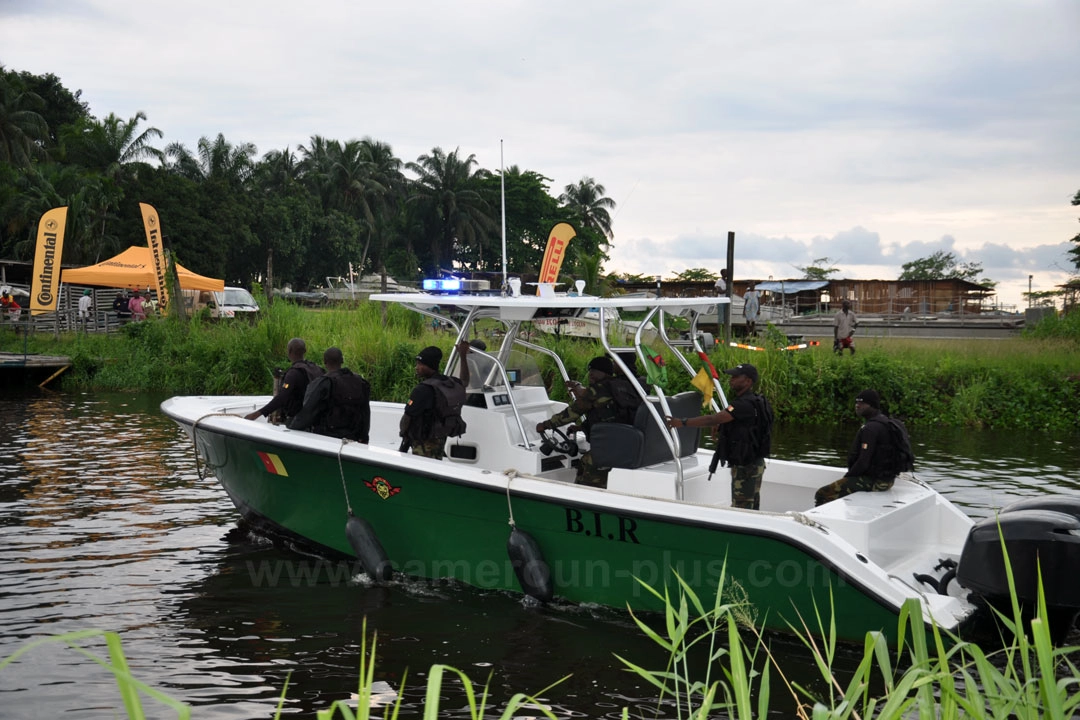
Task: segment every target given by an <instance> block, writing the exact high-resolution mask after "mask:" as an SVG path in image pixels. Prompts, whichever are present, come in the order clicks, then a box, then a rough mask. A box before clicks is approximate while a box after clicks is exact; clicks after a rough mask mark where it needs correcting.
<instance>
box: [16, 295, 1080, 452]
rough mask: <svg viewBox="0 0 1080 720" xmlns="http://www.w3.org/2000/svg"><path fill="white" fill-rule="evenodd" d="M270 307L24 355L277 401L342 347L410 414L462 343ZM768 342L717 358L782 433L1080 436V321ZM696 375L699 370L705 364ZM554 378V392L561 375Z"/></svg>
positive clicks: (31, 346)
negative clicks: (897, 421) (311, 364)
mask: <svg viewBox="0 0 1080 720" xmlns="http://www.w3.org/2000/svg"><path fill="white" fill-rule="evenodd" d="M264 307H265V308H266V309H265V311H264V312H263V313H262V314H261V317H260V318H259V319H258V320H257V321H256V322H254V323H246V322H243V321H238V322H221V323H218V322H209V321H206V320H203V319H200V318H195V319H192V320H188V321H175V320H170V319H151V320H148V321H146V322H142V323H132V324H129V325H126V326H124V327H123V328H122V330H121V332H119V333H113V334H110V335H104V334H95V333H90V334H82V333H80V334H61V335H60V336H59V338H57V337H56V336H54V335H53V334H51V333H37V334H33V335H31V336H30V338H29V339H28V341H27V342H26V347H27V349H28V351H29V352H31V353H41V354H54V355H64V356H68V357H70V358H71V360H72V368H71V369H70V370H69V371H68V372H67V373H66V374H65V376H63V378H62V385H61V387H62V388H63V389H83V390H129V391H154V392H165V393H169V394H210V395H232V394H251V393H269V392H270V391H271V388H272V387H273V380H272V374H271V373H272V371H273V369H274V368H276V367H285V366H287V365H288V361H287V360H286V357H285V346H286V344H287V343H288V341H289V339H290V338H292V337H302V338H304V339H305V340H306V341H307V344H308V357H309V359H312V360H315V361H317V362H318V361H320V360H321V357H322V352H323V350H325V349H326V348H327V347H330V346H335V345H336V346H338V347H340V348H341V350H342V352H343V353H344V356H345V364H346V365H347V366H348V367H350V368H352V369H353V370H354V371H357V372H360V373H361V374H363V375H364V376H365V377H367V378H368V379H369V381H370V382H371V384H372V392H373V395H374V397H377V398H379V399H385V400H396V401H404V400H405V399H407V398H408V395H409V392H410V390H411V389H412V387H413V385H414V384H415V378H414V376H413V366H414V358H415V356H416V353H417V351H418V350H419V349H420V348H422V347H424V346H425V345H439V346H440V347H442V348H443V350H444V351H445V352H448V351H449V349H450V347H451V345H452V344H453V340H454V337H453V335H452V334H450V333H446V332H434V331H433V330H432V328H431V325H430V324H429V323H428V322H426V321H425V320H424V318H422V317H421V316H419V315H417V314H416V313H412V312H410V311H407V310H404V309H402V308H399V307H384V306H383V305H382V304H378V303H363V304H361V305H360V306H358V307H356V308H341V309H337V308H335V309H320V310H309V309H304V308H300V307H296V306H294V305H290V304H288V303H283V302H277V303H274V304H273V305H271V306H265V305H264ZM0 333H3V335H2V342H0V347H2V348H3V349H4V350H7V351H21V350H22V348H23V346H24V342H23V338H21V337H20V338H15V337H14V336H13V334H12V331H11V329H10V328H2V329H0ZM536 341H537V342H539V343H541V344H545V345H548V346H551V347H557V348H558V349H559V351H560V353H562V354H563V356H564V358H566V360H567V369H568V370H569V371H570V372H571V373H572V374H574V375H575V376H576V377H578V378H583V377H584V375H585V366H586V364H587V363H588V361H589V359H590V358H591V357H593V356H594V355H595V354H596V353H597V346H596V345H593V344H590V343H588V342H582V341H580V340H570V339H559V338H555V337H551V336H546V335H540V336H539V337H537V338H536ZM757 343H758V345H760V346H763V347H766V348H767V349H766V350H763V351H752V350H745V349H740V348H732V347H722V346H716V347H715V348H713V350H712V352H711V353H710V358H711V360H712V362H713V364H714V365H715V367H716V368H717V369H718V370H721V369H723V368H725V367H731V366H733V365H736V364H738V363H741V362H751V363H754V364H755V365H756V366H757V367H758V369H759V370H760V372H761V384H760V388H759V389H760V391H761V392H763V393H765V394H766V395H768V396H769V398H770V399H771V400H772V402H773V405H774V408H775V411H776V414H777V418H778V420H779V421H781V422H793V423H830V424H833V423H844V422H846V423H854V422H855V421H856V418H855V416H854V412H853V410H852V403H853V398H854V396H855V394H856V393H857V392H859V391H860V390H862V389H863V388H867V387H873V388H876V389H877V390H879V391H880V392H881V394H882V397H883V398H884V399H885V401H886V404H887V410H888V411H889V412H890V413H891V414H895V415H899V416H901V417H903V418H905V420H906V421H907V422H908V424H909V425H912V426H953V427H973V428H979V427H985V428H997V429H1026V430H1043V431H1049V432H1070V431H1075V430H1077V428H1080V313H1074V314H1073V315H1072V316H1069V317H1066V318H1064V319H1058V318H1051V319H1050V320H1049V321H1046V322H1044V323H1041V324H1040V325H1039V326H1038V327H1036V328H1034V329H1032V330H1030V331H1028V332H1027V333H1026V334H1025V335H1024V336H1023V337H1017V338H1013V339H1008V340H915V339H896V338H880V339H877V338H861V339H859V342H858V353H857V354H856V355H855V356H850V355H844V356H836V355H834V354H833V352H832V350H831V348H830V347H828V346H824V345H822V346H817V347H811V348H807V349H805V350H799V351H782V350H779V349H778V348H779V347H781V346H782V345H783V344H785V341H784V339H783V336H782V335H781V334H780V333H778V332H776V331H775V330H772V329H771V328H770V329H769V330H768V331H766V333H765V334H764V336H763V337H762V338H760V339H759V340H758V341H757ZM654 349H656V348H654ZM668 361H669V362H668V373H669V376H670V380H669V382H668V384H667V386H666V388H665V389H666V391H667V392H668V393H674V392H678V391H681V390H686V389H689V388H690V384H689V378H688V377H684V374H683V373H682V372H681V369H680V368H679V367H678V366H677V364H675V363H674V362H671V358H668ZM691 363H692V364H693V365H694V366H695V367H700V364H701V363H700V360H698V359H697V358H696V357H693V358H691ZM545 371H546V372H547V373H548V374H549V379H550V376H551V375H553V374H554V372H555V368H554V367H553V366H552V367H546V368H545ZM723 385H724V387H725V390H726V388H727V385H726V382H725V383H723ZM553 387H554V388H555V393H556V394H559V393H563V392H564V390H563V388H562V385H561V383H555V384H554V385H553Z"/></svg>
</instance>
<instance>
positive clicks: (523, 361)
mask: <svg viewBox="0 0 1080 720" xmlns="http://www.w3.org/2000/svg"><path fill="white" fill-rule="evenodd" d="M468 359H469V389H470V390H481V389H490V388H497V387H506V379H508V380H509V381H510V385H511V386H512V387H519V386H529V387H544V376H543V375H541V374H540V367H539V365H537V362H536V358H534V357H533V356H532V355H530V354H529V353H526V352H522V351H520V350H511V351H510V357H509V361H508V362H507V363H506V379H504V378H503V374H502V372H500V370H499V367H498V365H497V364H496V362H495V360H493V359H492V358H490V357H486V356H484V355H481V354H479V353H477V352H471V353H469V355H468Z"/></svg>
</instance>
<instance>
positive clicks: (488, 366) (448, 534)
mask: <svg viewBox="0 0 1080 720" xmlns="http://www.w3.org/2000/svg"><path fill="white" fill-rule="evenodd" d="M371 300H372V301H381V302H387V303H396V304H400V305H403V306H406V307H408V308H411V309H413V310H415V311H417V312H420V313H424V314H428V315H431V316H433V317H435V316H437V317H438V318H439V319H441V320H443V321H446V320H447V319H448V318H451V319H452V320H451V322H453V324H454V326H455V327H456V330H457V332H458V339H459V340H461V339H468V338H469V337H471V336H472V335H471V333H472V331H473V326H474V324H475V323H477V322H478V321H481V320H484V321H485V323H486V324H487V325H491V324H492V323H491V321H492V320H494V321H498V323H500V324H501V326H502V329H503V330H504V331H505V332H504V333H503V334H502V341H501V345H499V347H492V348H490V352H480V351H475V352H473V353H471V354H470V356H469V358H470V362H473V363H475V365H474V366H473V367H472V371H471V373H470V374H471V378H472V382H471V385H472V387H470V388H469V402H468V403H467V404H466V406H465V407H464V408H463V411H462V415H463V418H464V420H465V421H466V423H467V425H468V429H467V431H466V432H465V434H464V435H462V436H461V437H456V438H450V439H449V440H448V441H447V448H446V455H447V457H446V459H444V460H432V459H429V458H425V457H419V456H415V455H412V454H409V453H407V452H404V453H403V452H400V451H399V449H398V448H399V443H400V438H399V437H398V421H399V419H400V417H401V414H402V411H403V405H402V404H400V403H389V402H377V401H373V402H372V422H371V438H370V443H369V444H367V445H365V444H360V443H355V442H346V441H341V440H338V439H335V438H330V437H323V436H320V435H315V434H311V433H308V432H301V431H294V430H289V429H287V428H285V427H284V426H277V425H272V424H269V423H267V422H265V421H264V420H259V421H254V422H253V421H249V420H245V419H244V417H243V416H244V415H245V414H246V413H249V412H251V411H252V410H253V409H255V408H259V407H261V406H263V405H264V404H265V403H266V402H267V401H268V400H269V398H268V397H174V398H172V399H170V400H167V401H166V402H165V403H164V404H163V405H162V409H163V411H164V412H165V413H166V414H167V415H168V416H169V417H171V418H173V419H174V420H175V421H176V422H177V423H178V424H180V426H181V427H182V428H183V429H184V430H185V431H187V433H188V434H189V435H191V436H192V437H193V438H194V443H195V446H196V448H197V454H198V462H199V464H200V467H201V468H203V469H205V470H208V471H210V472H212V473H214V474H215V475H216V476H217V478H218V479H219V480H220V482H221V484H222V486H223V487H224V488H225V490H226V492H228V494H229V496H230V497H231V498H232V500H233V502H234V503H235V505H236V507H237V508H238V510H239V511H240V514H241V515H242V516H243V517H244V518H245V519H246V520H248V521H251V522H252V523H253V524H255V525H256V526H259V527H262V528H264V529H266V530H268V531H270V532H272V533H277V534H280V535H285V536H287V537H289V538H291V539H293V540H295V541H300V542H302V543H303V544H304V545H306V546H307V547H308V548H309V549H313V550H314V551H316V552H319V553H323V554H326V555H329V556H331V557H333V556H346V557H351V556H354V557H357V558H358V559H359V560H360V561H361V563H362V564H363V567H364V569H365V570H366V571H367V573H368V574H369V575H373V576H375V577H377V578H384V579H386V578H389V577H390V576H391V570H392V572H393V573H394V574H398V573H403V574H405V575H409V576H416V577H421V578H456V579H457V580H459V581H461V582H464V583H468V584H470V585H474V586H477V587H481V588H497V589H503V590H511V591H524V592H525V593H526V594H529V595H533V596H536V597H538V598H540V599H541V600H547V599H549V598H551V597H555V598H561V599H563V600H565V601H570V602H574V603H598V604H601V605H607V606H612V607H616V608H625V607H630V608H633V609H635V610H639V609H640V610H656V609H659V608H660V604H659V603H658V601H657V599H656V598H655V597H654V596H653V595H652V594H651V593H650V592H648V591H647V590H646V589H645V588H643V587H642V585H641V584H640V583H639V582H638V581H639V580H641V581H642V582H644V583H647V584H649V585H651V586H653V587H662V586H664V585H666V586H667V587H668V588H669V589H670V590H671V591H672V592H673V593H675V592H677V581H676V580H675V573H678V575H679V576H680V577H681V578H682V579H683V580H684V581H685V582H687V583H688V584H689V585H690V586H692V587H693V588H694V590H695V591H696V592H697V593H699V594H700V595H701V596H702V597H703V598H705V599H707V601H708V602H710V603H711V598H713V597H715V593H716V589H717V584H718V580H719V577H720V574H721V572H726V585H725V588H726V589H725V592H728V591H732V592H733V595H732V599H741V600H743V601H745V602H746V603H747V609H748V611H749V612H750V614H751V615H752V616H753V617H755V618H756V620H757V622H758V623H759V624H762V625H764V626H766V627H769V628H776V629H780V630H788V629H789V624H790V625H794V626H795V627H801V626H802V620H801V619H806V621H807V622H808V623H810V624H811V626H812V627H813V626H814V625H815V624H816V622H817V621H816V617H817V615H818V613H820V614H822V615H824V616H826V617H827V616H828V614H829V612H830V604H831V606H832V612H833V613H834V617H835V623H836V630H837V633H838V635H839V637H841V638H846V639H850V640H858V639H861V638H862V637H863V636H864V634H865V633H866V632H867V631H871V630H880V631H883V632H884V633H886V634H887V635H890V636H892V635H893V634H895V631H896V625H897V619H898V616H899V613H900V608H901V605H902V604H903V603H904V602H905V601H906V600H908V599H909V598H920V599H921V600H922V608H923V612H924V620H925V621H926V622H927V623H930V622H935V623H937V624H938V626H940V627H942V628H944V629H947V630H956V629H958V628H959V627H960V626H961V625H962V624H963V623H965V621H967V620H968V619H970V618H971V617H972V616H973V614H975V613H976V607H977V604H976V603H974V602H971V601H970V600H969V598H968V593H967V591H965V589H964V588H962V587H960V586H959V584H958V583H957V582H950V580H952V577H953V576H954V575H955V567H956V564H957V562H958V561H959V559H960V557H961V553H962V552H963V550H964V546H965V541H966V539H967V537H968V535H969V532H970V531H971V530H972V528H973V521H972V520H971V519H970V518H968V517H967V516H966V515H965V514H964V513H963V512H961V511H960V510H959V509H958V508H956V507H955V506H954V505H953V504H951V503H950V502H949V501H948V500H946V499H945V498H944V497H942V496H941V495H939V494H938V493H937V492H936V491H935V490H934V489H933V488H931V487H929V486H928V485H926V484H925V483H923V482H920V481H919V480H917V479H916V478H914V477H912V476H910V475H902V476H901V477H900V478H898V479H897V481H896V483H895V485H894V487H893V488H892V489H891V490H889V491H887V492H876V493H856V494H853V495H850V496H848V497H844V498H841V499H839V500H836V501H833V502H830V503H827V504H826V505H823V506H821V507H814V491H815V490H816V489H817V488H818V487H820V486H822V485H825V484H826V483H829V482H832V481H833V480H836V479H838V478H840V477H841V476H842V475H843V474H844V470H843V469H842V468H836V467H826V466H822V465H815V464H808V463H800V462H790V461H782V460H769V461H768V465H767V468H766V471H765V476H764V482H763V484H762V488H761V510H758V511H753V510H742V509H735V508H732V507H731V505H730V500H731V487H730V474H729V473H728V472H727V471H721V472H719V473H716V474H714V475H712V476H711V477H710V473H709V469H708V468H709V463H710V460H711V457H712V453H711V451H708V450H705V449H698V433H697V431H696V430H689V431H687V430H684V429H676V430H669V429H667V427H666V426H665V424H664V422H663V416H664V415H673V416H676V417H683V416H692V415H697V414H700V413H701V411H702V402H701V396H700V395H699V394H698V393H697V392H696V391H694V392H689V393H681V394H678V395H674V396H670V397H668V396H665V395H664V393H663V390H662V389H661V388H659V387H658V386H652V387H646V386H643V385H642V384H641V383H640V382H638V381H637V380H635V379H634V378H633V372H631V371H630V369H629V368H627V367H626V365H625V364H624V362H623V357H625V353H626V352H627V351H629V350H633V351H634V352H636V353H637V356H638V358H639V359H640V361H641V362H642V363H643V364H644V363H645V362H646V361H647V360H646V354H645V351H644V350H643V347H642V345H641V337H640V332H639V333H638V336H637V337H636V338H635V339H634V340H633V341H632V345H631V346H629V347H614V346H612V345H611V344H610V339H609V338H610V337H617V336H618V335H617V334H611V335H609V334H607V333H601V336H600V340H601V342H602V344H603V345H604V347H605V350H606V352H607V353H608V354H609V355H610V356H611V358H612V360H613V362H614V363H615V365H616V367H617V368H620V369H621V370H622V371H623V374H624V375H626V376H627V377H629V378H630V379H631V381H632V382H633V383H634V385H635V388H636V391H637V392H638V393H639V394H640V395H641V396H642V398H643V399H645V400H647V402H644V403H643V404H642V406H641V407H640V408H639V410H638V415H637V418H636V420H635V423H634V425H633V426H627V425H622V426H620V427H618V428H610V429H611V430H612V432H610V433H608V432H603V431H602V430H603V429H601V431H599V432H598V431H597V430H594V431H593V434H592V439H593V447H592V451H593V453H594V456H596V457H601V456H602V457H605V458H608V459H609V460H608V462H610V463H611V464H612V465H614V467H613V469H612V470H611V472H610V475H609V479H608V486H607V488H606V489H597V488H590V487H583V486H578V485H575V484H574V482H573V481H574V477H575V468H574V465H573V463H574V460H575V456H574V453H575V450H581V449H585V448H587V447H588V443H587V441H586V440H585V439H584V437H583V436H581V435H578V436H577V437H576V438H570V440H572V441H573V442H562V441H559V442H554V443H552V442H551V441H550V438H547V440H548V442H545V438H542V437H540V436H539V435H538V434H537V433H536V431H535V427H536V425H537V423H538V422H539V421H541V420H546V419H547V418H549V417H551V416H552V415H553V414H555V413H556V412H558V411H560V410H562V409H563V408H564V407H566V405H565V403H563V402H558V401H555V400H553V399H552V398H551V397H550V396H549V394H548V392H547V390H546V388H545V387H544V384H543V382H542V376H541V373H540V370H539V368H540V366H541V365H543V366H545V367H547V368H549V369H553V371H554V372H555V373H557V374H558V375H559V376H561V377H562V379H563V380H569V378H568V376H567V372H566V369H565V367H564V364H563V362H562V360H561V359H560V358H559V357H558V356H557V355H556V354H554V353H553V352H552V351H551V350H549V349H547V348H544V347H541V346H539V345H537V344H534V343H532V342H530V340H529V337H530V333H531V332H535V328H533V327H532V324H533V322H534V321H536V320H538V319H542V320H545V321H547V320H550V319H551V318H560V317H564V318H574V317H577V316H578V315H580V314H581V313H584V312H587V311H589V310H590V309H592V310H598V311H599V316H600V319H601V322H603V321H604V318H605V317H607V316H609V315H610V316H614V312H612V311H613V310H616V309H619V310H624V311H626V310H629V311H645V313H646V317H645V321H646V322H643V323H642V326H644V325H646V323H647V322H652V323H655V325H656V326H657V327H658V328H659V329H660V332H659V333H658V339H657V340H655V341H654V342H664V343H667V344H668V345H669V347H671V346H672V343H671V341H669V340H667V339H666V333H665V332H664V323H665V318H670V317H672V316H678V317H685V318H688V319H689V321H690V324H691V328H692V330H691V333H690V338H696V337H697V332H696V324H697V321H698V318H701V317H707V318H713V317H715V315H716V308H717V304H718V303H722V302H726V298H716V297H706V298H661V299H656V298H647V297H633V298H624V299H620V298H596V297H572V296H551V294H548V295H547V296H545V297H540V296H529V297H523V296H507V295H460V296H447V295H436V294H383V295H378V294H377V295H373V296H372V297H371ZM690 343H691V344H693V345H694V347H693V348H688V347H682V348H676V347H672V350H673V351H674V355H675V356H676V357H677V358H680V359H681V361H680V362H681V364H682V365H683V369H684V370H685V371H687V372H688V373H690V374H691V375H694V374H696V373H697V371H698V367H700V363H698V361H697V357H695V356H694V354H693V353H690V358H688V357H687V355H686V354H684V352H685V351H686V350H691V349H692V350H694V351H698V352H700V350H701V348H700V347H697V346H696V343H697V341H696V340H690ZM691 359H693V362H692V361H691ZM459 361H460V357H459V356H458V355H457V353H456V351H455V352H452V353H451V355H450V356H449V358H448V361H447V370H446V372H447V374H448V375H454V374H456V367H457V363H458V362H459ZM695 364H696V365H697V366H698V367H695ZM669 369H670V368H669ZM402 371H403V372H405V371H406V370H405V369H404V368H403V370H402ZM714 389H715V391H716V396H718V397H719V399H720V402H721V403H722V404H726V399H724V396H723V391H722V389H721V387H720V385H719V383H717V382H716V381H715V380H714ZM713 406H714V407H717V405H716V403H715V401H714V403H713ZM575 445H576V447H574V446H575Z"/></svg>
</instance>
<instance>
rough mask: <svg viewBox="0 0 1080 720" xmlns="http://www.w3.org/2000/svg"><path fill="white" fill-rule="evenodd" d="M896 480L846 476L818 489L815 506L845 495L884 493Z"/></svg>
mask: <svg viewBox="0 0 1080 720" xmlns="http://www.w3.org/2000/svg"><path fill="white" fill-rule="evenodd" d="M895 479H896V478H889V479H887V480H885V479H880V478H879V479H877V480H874V479H873V478H870V477H866V476H862V477H847V476H844V477H842V478H840V479H839V480H837V481H836V482H834V483H829V484H828V485H825V486H823V487H820V488H818V491H817V492H816V493H814V506H815V507H817V506H818V505H824V504H825V503H827V502H832V501H833V500H836V499H838V498H842V497H844V496H845V495H850V494H851V493H856V492H884V491H886V490H888V489H889V488H891V487H892V486H893V481H894V480H895Z"/></svg>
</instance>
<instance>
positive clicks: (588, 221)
mask: <svg viewBox="0 0 1080 720" xmlns="http://www.w3.org/2000/svg"><path fill="white" fill-rule="evenodd" d="M605 192H606V190H605V188H604V186H603V185H601V184H600V183H598V182H596V181H595V180H593V179H592V178H591V177H583V178H581V180H579V181H578V182H577V183H576V184H574V183H571V184H570V185H567V186H566V188H565V192H563V194H562V195H560V196H559V204H560V205H562V206H563V208H564V209H565V210H566V211H567V212H569V213H570V215H571V216H572V217H573V218H574V219H575V220H576V222H575V225H577V227H578V229H579V230H580V229H581V228H588V229H590V230H595V231H596V232H598V233H600V234H601V235H603V236H604V237H605V238H606V239H608V240H611V238H612V236H613V234H612V231H611V213H610V211H611V210H614V209H615V201H614V200H612V199H611V198H609V197H606V196H605V195H604V193H605Z"/></svg>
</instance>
